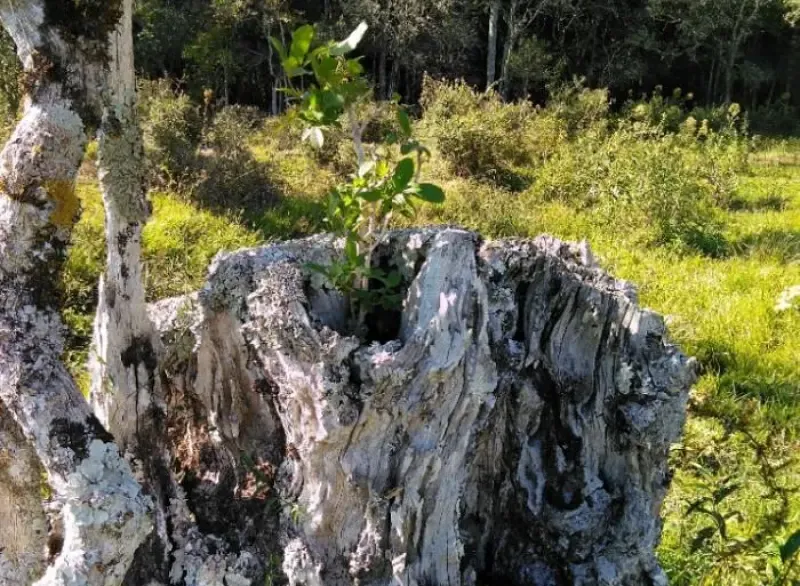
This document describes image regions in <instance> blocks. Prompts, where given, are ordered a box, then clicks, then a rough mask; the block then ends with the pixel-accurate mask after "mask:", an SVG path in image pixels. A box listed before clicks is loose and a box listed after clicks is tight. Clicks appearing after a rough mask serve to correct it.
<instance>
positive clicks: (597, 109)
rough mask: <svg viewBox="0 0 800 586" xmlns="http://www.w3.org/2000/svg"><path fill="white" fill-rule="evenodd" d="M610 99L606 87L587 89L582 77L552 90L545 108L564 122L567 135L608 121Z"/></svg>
mask: <svg viewBox="0 0 800 586" xmlns="http://www.w3.org/2000/svg"><path fill="white" fill-rule="evenodd" d="M610 103H611V102H610V99H609V96H608V90H606V89H588V88H586V87H584V82H583V80H582V79H575V80H573V82H572V83H571V84H568V85H564V86H561V87H560V88H557V89H556V90H554V91H553V92H552V95H551V98H550V101H549V102H548V105H547V109H548V110H549V111H551V112H552V113H553V114H554V115H555V116H557V117H558V118H559V119H560V120H562V121H563V122H564V124H565V125H566V130H567V132H568V134H569V136H571V137H574V136H576V135H578V134H579V133H580V132H583V131H585V130H589V129H591V128H593V127H598V126H599V127H600V128H605V127H606V125H607V124H608V122H609V106H610Z"/></svg>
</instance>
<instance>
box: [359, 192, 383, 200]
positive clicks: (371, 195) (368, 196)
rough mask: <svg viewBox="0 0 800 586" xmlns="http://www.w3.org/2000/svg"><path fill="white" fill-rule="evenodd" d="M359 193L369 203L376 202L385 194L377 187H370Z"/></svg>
mask: <svg viewBox="0 0 800 586" xmlns="http://www.w3.org/2000/svg"><path fill="white" fill-rule="evenodd" d="M358 195H359V196H360V197H361V199H363V200H364V201H368V202H369V203H375V202H376V201H379V200H380V199H381V197H382V196H383V194H382V193H381V192H380V191H379V190H377V189H368V190H366V191H362V192H360V193H359V194H358Z"/></svg>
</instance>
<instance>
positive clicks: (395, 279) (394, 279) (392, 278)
mask: <svg viewBox="0 0 800 586" xmlns="http://www.w3.org/2000/svg"><path fill="white" fill-rule="evenodd" d="M400 279H401V277H400V273H398V272H397V271H392V272H391V273H389V274H388V275H387V276H386V280H385V283H386V286H387V287H389V288H392V287H397V286H398V285H399V284H400Z"/></svg>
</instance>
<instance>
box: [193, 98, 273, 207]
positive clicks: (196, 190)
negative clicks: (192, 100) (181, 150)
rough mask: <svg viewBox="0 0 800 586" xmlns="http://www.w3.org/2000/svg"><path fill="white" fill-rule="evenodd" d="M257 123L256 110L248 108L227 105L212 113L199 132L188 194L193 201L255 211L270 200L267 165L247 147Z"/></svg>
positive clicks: (270, 188) (258, 116)
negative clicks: (196, 170)
mask: <svg viewBox="0 0 800 586" xmlns="http://www.w3.org/2000/svg"><path fill="white" fill-rule="evenodd" d="M260 124H261V117H260V115H259V114H258V111H257V110H256V111H253V109H250V108H243V107H241V106H227V107H224V108H222V109H221V110H220V111H219V112H218V113H217V114H216V116H215V117H214V119H213V120H212V121H211V123H210V124H209V125H208V127H207V128H206V130H205V131H204V132H203V138H202V144H203V148H202V149H200V150H199V151H198V153H197V155H196V159H195V162H194V167H195V168H196V169H198V175H197V178H196V180H195V182H194V184H193V186H192V188H191V195H192V196H193V197H194V198H195V199H196V200H197V201H199V202H200V203H203V204H205V205H208V206H211V207H213V208H219V209H231V208H239V209H241V210H244V211H245V212H259V211H261V210H262V209H263V208H264V207H265V206H267V205H269V204H271V203H272V202H273V200H274V198H275V189H274V187H273V186H272V183H271V181H270V177H269V172H268V168H267V166H266V165H265V164H263V163H261V162H259V161H257V160H256V159H255V158H254V157H253V154H252V152H251V151H250V147H249V140H250V137H251V136H252V134H253V132H254V130H255V129H256V128H258V127H259V125H260Z"/></svg>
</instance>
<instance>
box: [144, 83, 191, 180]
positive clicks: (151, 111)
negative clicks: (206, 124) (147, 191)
mask: <svg viewBox="0 0 800 586" xmlns="http://www.w3.org/2000/svg"><path fill="white" fill-rule="evenodd" d="M139 103H140V112H141V120H142V135H143V137H144V145H145V152H146V154H147V161H148V166H149V168H150V172H151V176H152V177H153V179H154V180H156V181H157V182H159V183H162V184H169V185H174V186H180V185H182V184H184V183H185V182H186V181H188V180H189V179H190V176H191V174H192V173H193V172H194V171H195V164H196V156H195V155H196V151H197V146H198V144H199V141H200V137H201V134H202V118H201V116H200V114H199V112H198V108H197V107H196V106H195V105H194V104H193V103H192V102H191V100H190V99H189V96H187V95H186V94H182V93H179V92H177V91H175V90H174V89H173V87H172V86H171V84H170V83H169V82H168V81H166V80H160V81H156V82H144V83H143V84H142V85H141V89H140V100H139Z"/></svg>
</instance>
